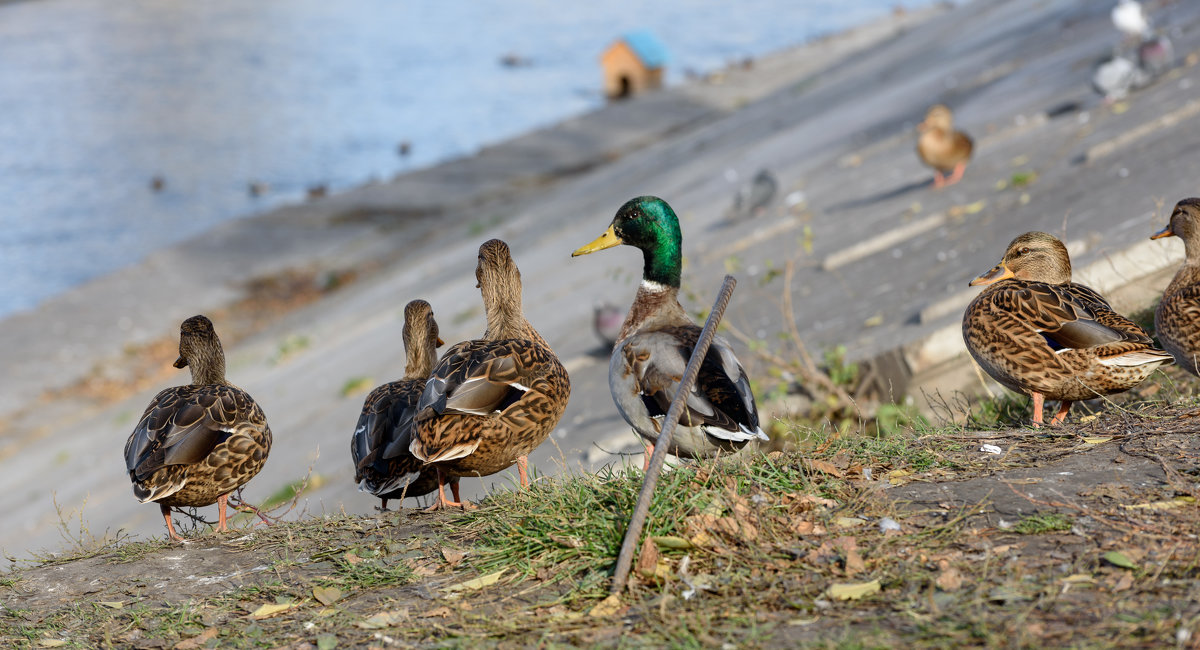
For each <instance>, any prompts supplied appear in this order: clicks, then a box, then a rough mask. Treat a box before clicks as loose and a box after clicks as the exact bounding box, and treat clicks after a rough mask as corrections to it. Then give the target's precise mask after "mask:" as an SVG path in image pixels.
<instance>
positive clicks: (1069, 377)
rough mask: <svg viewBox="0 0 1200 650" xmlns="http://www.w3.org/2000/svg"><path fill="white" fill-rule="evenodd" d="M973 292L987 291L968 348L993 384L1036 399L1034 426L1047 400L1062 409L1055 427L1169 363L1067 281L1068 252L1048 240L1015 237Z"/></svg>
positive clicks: (970, 320)
mask: <svg viewBox="0 0 1200 650" xmlns="http://www.w3.org/2000/svg"><path fill="white" fill-rule="evenodd" d="M971 285H972V286H974V285H990V286H988V288H987V289H985V290H984V291H983V292H982V293H980V294H979V295H978V296H977V297H976V298H975V300H973V301H971V304H970V305H969V306H968V307H967V312H966V314H965V315H964V316H963V339H964V340H965V341H966V344H967V349H968V350H969V351H970V352H971V356H972V357H974V358H975V361H976V362H978V363H979V365H980V366H981V367H982V368H983V369H984V371H985V372H987V374H989V375H991V377H992V378H993V379H995V380H996V381H998V382H1000V383H1001V384H1003V385H1004V386H1006V387H1007V388H1009V389H1011V390H1014V391H1016V392H1018V393H1024V394H1026V395H1030V396H1032V397H1033V425H1034V427H1038V426H1040V425H1041V424H1042V405H1043V403H1044V401H1045V400H1047V399H1054V400H1060V401H1061V402H1062V404H1061V405H1060V406H1059V409H1058V413H1056V414H1055V416H1054V418H1053V419H1052V420H1051V421H1050V424H1058V423H1060V422H1062V421H1063V420H1064V419H1065V418H1066V415H1067V411H1068V410H1069V409H1070V408H1071V402H1075V401H1079V400H1085V399H1092V398H1094V397H1098V396H1100V395H1109V394H1112V393H1119V392H1122V391H1125V390H1129V389H1130V388H1133V387H1134V386H1136V385H1137V384H1139V383H1141V382H1142V381H1143V380H1144V379H1146V377H1148V376H1150V373H1152V372H1154V370H1155V369H1156V368H1158V367H1159V366H1161V365H1163V364H1168V363H1171V356H1170V355H1169V354H1167V353H1166V352H1163V351H1162V350H1157V349H1155V348H1154V346H1153V343H1152V341H1151V340H1150V337H1149V336H1148V335H1147V334H1146V332H1145V330H1143V329H1142V328H1141V327H1138V326H1137V324H1135V323H1134V322H1132V321H1130V320H1129V319H1128V318H1125V317H1124V316H1122V315H1120V314H1118V313H1116V312H1115V311H1113V310H1112V308H1111V307H1109V305H1108V302H1107V301H1106V300H1104V298H1103V297H1102V296H1101V295H1100V294H1098V293H1096V292H1095V291H1094V290H1092V289H1090V288H1088V287H1086V286H1084V285H1082V284H1077V283H1074V282H1071V259H1070V257H1069V256H1068V255H1067V248H1066V246H1063V243H1062V242H1061V241H1059V240H1058V239H1057V238H1055V237H1054V236H1053V235H1048V234H1046V233H1044V232H1029V233H1025V234H1024V235H1021V236H1020V237H1017V238H1016V239H1014V240H1013V241H1012V243H1011V244H1009V245H1008V250H1007V251H1005V253H1004V259H1003V260H1002V261H1001V262H1000V264H998V265H996V266H995V267H994V268H992V270H990V271H988V272H987V273H984V274H983V275H981V276H979V277H977V278H975V279H974V280H972V281H971Z"/></svg>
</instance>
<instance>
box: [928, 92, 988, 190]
mask: <svg viewBox="0 0 1200 650" xmlns="http://www.w3.org/2000/svg"><path fill="white" fill-rule="evenodd" d="M918 129H919V130H920V132H921V135H920V136H919V137H918V138H917V155H918V156H920V157H921V161H922V162H924V163H925V164H926V165H928V166H930V167H932V168H933V169H934V172H935V174H936V175H935V177H934V186H935V187H942V186H943V185H953V184H954V183H957V182H958V181H959V179H961V178H962V174H963V171H965V170H966V167H967V162H968V161H969V160H970V159H971V152H972V151H973V150H974V148H975V145H974V143H973V142H971V138H970V137H968V136H967V134H965V133H963V132H961V131H955V130H954V115H953V114H952V113H951V112H950V109H949V108H947V107H946V106H943V105H942V104H938V105H936V106H934V107H932V108H930V109H929V112H928V113H927V114H926V115H925V121H924V122H921V124H920V125H919V126H918ZM951 172H953V174H952V175H951V177H950V178H949V179H946V178H944V176H943V175H944V174H950V173H951Z"/></svg>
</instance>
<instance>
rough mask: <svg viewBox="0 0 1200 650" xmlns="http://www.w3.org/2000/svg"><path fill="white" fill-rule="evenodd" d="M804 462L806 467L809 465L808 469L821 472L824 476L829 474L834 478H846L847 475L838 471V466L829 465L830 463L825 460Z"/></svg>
mask: <svg viewBox="0 0 1200 650" xmlns="http://www.w3.org/2000/svg"><path fill="white" fill-rule="evenodd" d="M804 462H805V464H806V465H808V468H809V469H810V470H812V471H815V472H821V473H822V474H828V475H830V476H832V477H834V478H842V477H843V476H845V474H844V473H843V472H842V470H840V469H838V468H837V466H835V465H834V464H833V463H829V462H826V461H823V460H815V459H814V460H806V461H804Z"/></svg>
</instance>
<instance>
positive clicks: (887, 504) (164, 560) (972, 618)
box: [0, 405, 1200, 649]
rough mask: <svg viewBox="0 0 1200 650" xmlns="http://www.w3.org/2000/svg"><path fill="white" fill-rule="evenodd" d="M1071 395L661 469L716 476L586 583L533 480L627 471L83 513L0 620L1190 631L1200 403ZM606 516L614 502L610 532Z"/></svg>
mask: <svg viewBox="0 0 1200 650" xmlns="http://www.w3.org/2000/svg"><path fill="white" fill-rule="evenodd" d="M1083 419H1084V420H1086V421H1085V422H1080V423H1076V424H1072V425H1069V426H1066V427H1060V428H1054V429H1048V430H1043V431H1035V430H1031V429H1026V428H1012V429H1004V430H991V431H967V430H964V429H962V428H961V427H958V428H953V427H952V428H949V429H942V430H939V431H932V432H927V431H921V430H918V431H913V432H911V437H910V438H908V439H906V440H905V441H903V443H902V444H901V446H899V447H893V448H891V449H890V450H889V449H885V448H879V447H869V446H859V447H855V446H849V447H847V446H842V447H839V446H838V444H842V443H843V442H845V441H835V440H834V439H833V438H830V439H829V440H827V441H826V442H825V443H824V444H822V445H820V446H818V447H817V448H816V449H812V450H810V451H808V452H806V453H804V454H803V455H801V454H780V453H775V454H772V455H771V456H769V457H766V458H762V457H760V461H759V463H758V464H757V465H756V466H753V467H752V469H746V468H742V469H736V468H735V469H721V468H715V467H714V468H706V467H700V468H697V467H695V466H692V467H689V468H684V469H679V470H676V471H675V473H686V472H693V473H695V477H693V478H692V479H691V481H692V482H687V483H682V484H678V485H685V486H693V485H700V484H701V478H702V477H711V476H716V478H715V479H713V478H705V481H707V482H704V483H703V485H704V486H706V487H704V488H703V489H701V488H695V493H694V494H691V495H689V496H688V501H687V503H695V504H697V505H695V510H694V512H696V513H700V514H696V515H691V516H688V515H687V511H681V512H680V516H679V518H680V519H681V520H683V521H684V522H685V527H686V530H687V531H688V532H687V533H686V534H685V533H682V532H681V533H680V535H682V536H683V537H685V538H687V539H688V541H684V540H682V539H679V538H674V537H673V538H655V540H656V541H658V545H659V546H660V547H661V553H660V552H658V551H656V550H654V549H653V548H651V545H647V546H645V547H643V550H642V553H641V559H640V560H639V564H638V566H639V572H638V573H636V574H635V580H634V584H633V585H632V587H631V589H630V590H629V591H628V592H626V593H625V594H624V595H623V596H622V597H621V598H620V599H619V601H617V600H611V599H609V600H605V599H604V598H605V595H606V589H607V588H606V586H605V584H604V580H605V579H606V577H607V575H608V573H609V572H610V571H611V563H612V556H611V555H605V553H600V554H599V556H597V557H596V558H593V559H594V565H593V566H594V568H595V570H594V571H591V572H589V571H586V570H583V569H581V568H580V567H581V566H583V565H580V564H577V563H575V561H574V559H572V558H573V557H574V556H572V555H571V553H576V552H578V554H585V553H587V552H588V550H589V548H590V542H591V540H589V539H588V538H589V536H597V537H598V536H601V535H602V534H605V533H603V532H602V531H600V530H599V528H603V526H600V527H596V526H594V525H592V524H588V523H584V520H583V519H582V518H583V517H584V516H585V514H584V513H583V512H582V511H581V512H580V513H579V514H571V515H566V516H565V517H566V518H564V519H563V520H562V521H564V522H566V523H565V524H563V528H561V529H555V527H556V526H557V525H558V524H555V523H553V522H554V521H555V520H554V517H555V516H559V515H561V513H558V512H557V510H560V509H566V508H562V507H560V506H553V507H552V506H551V505H550V504H552V503H558V502H557V501H555V499H556V498H557V497H555V496H553V495H555V494H558V493H561V492H569V491H571V490H572V489H576V490H577V491H579V492H587V491H596V492H604V491H606V490H618V489H623V488H622V486H626V487H628V488H629V494H630V495H632V494H634V493H635V491H636V487H637V483H638V481H639V480H640V479H637V477H636V476H635V477H634V479H636V480H633V479H630V480H624V479H622V478H620V477H621V476H622V475H616V477H610V478H608V479H604V480H600V481H593V482H592V483H586V484H584V485H582V489H579V488H580V485H578V483H580V482H581V481H582V480H583V479H580V478H578V477H577V478H576V479H573V481H574V482H575V483H576V484H572V480H567V481H562V480H560V479H555V480H553V481H546V485H544V486H543V487H540V488H536V490H544V491H542V492H537V491H536V490H535V493H534V495H533V496H534V499H532V500H531V501H527V502H525V505H526V506H528V505H529V504H530V503H533V506H532V509H531V510H525V511H520V510H519V509H520V508H521V507H523V506H522V505H521V503H522V502H521V501H520V499H521V498H522V497H521V496H519V495H511V494H501V495H498V496H496V497H494V498H493V499H490V500H489V501H487V502H485V503H484V504H483V507H482V508H481V510H480V511H479V512H477V513H475V514H472V515H470V516H469V517H466V518H464V515H462V514H460V513H453V512H452V513H439V514H425V513H423V512H419V511H415V510H413V509H405V510H403V511H400V512H389V513H382V514H380V515H378V516H373V517H372V516H328V517H324V518H309V519H306V520H303V521H300V522H287V523H281V524H276V525H274V526H270V527H262V526H255V527H249V523H248V521H247V523H244V524H243V528H242V529H241V530H235V531H234V532H232V533H230V534H226V535H214V534H211V533H208V534H201V533H197V532H195V531H193V535H195V537H193V539H192V540H191V541H189V542H188V543H187V544H185V545H178V544H172V543H168V542H167V541H165V536H164V538H158V539H154V540H150V541H138V542H134V541H128V540H123V541H118V542H111V541H109V542H108V543H99V542H97V541H96V540H91V542H92V543H91V544H90V547H89V544H88V540H87V539H86V538H85V537H82V536H81V537H77V544H76V546H75V549H74V550H71V551H67V552H66V553H64V554H61V555H58V556H49V555H47V556H43V558H42V561H41V563H35V564H26V565H20V566H14V568H13V569H12V570H11V571H10V572H9V573H6V574H3V575H0V642H3V643H4V644H5V645H8V646H13V645H15V646H16V647H86V648H92V647H134V648H181V649H186V648H204V647H221V648H225V647H292V648H335V647H337V648H345V647H380V648H383V647H415V646H437V647H443V646H461V645H471V646H476V645H479V644H480V643H483V644H485V645H491V646H499V647H518V646H532V645H544V646H556V645H586V646H602V647H628V646H661V645H664V644H671V645H675V646H704V647H718V646H720V647H729V645H728V644H733V645H735V646H738V647H747V646H748V647H777V646H789V647H792V646H796V645H805V646H817V647H901V646H911V645H920V646H933V647H962V646H981V647H982V646H987V647H996V646H1005V647H1049V646H1055V647H1064V646H1073V647H1082V646H1086V647H1152V646H1153V647H1170V646H1178V647H1196V643H1197V641H1198V640H1200V580H1198V578H1200V543H1198V542H1197V538H1196V534H1197V532H1200V526H1198V525H1197V524H1198V523H1200V509H1198V505H1197V502H1196V500H1195V498H1196V496H1197V492H1198V491H1200V488H1198V486H1200V436H1197V435H1196V434H1197V432H1198V431H1200V409H1196V408H1195V407H1191V408H1189V407H1182V406H1161V405H1160V406H1153V407H1141V408H1117V409H1115V410H1110V411H1107V412H1105V413H1103V414H1101V415H1099V416H1085V417H1084V418H1083ZM835 442H837V443H838V444H833V443H835ZM984 445H994V447H995V448H998V449H999V450H1000V453H988V452H985V451H981V448H982V447H983V446H984ZM897 449H903V451H902V452H897V451H896V450H897ZM993 451H995V449H993ZM767 465H769V466H770V467H771V468H772V469H771V470H770V472H769V473H764V471H763V470H762V466H767ZM625 476H628V475H625ZM662 485H663V484H660V486H662ZM671 485H676V484H667V485H666V487H665V488H662V489H660V495H661V494H662V492H663V491H664V489H666V490H670V489H672V488H671V487H670V486H671ZM783 485H787V486H789V487H787V488H783V487H780V486H783ZM796 486H800V487H796ZM674 489H676V490H677V491H678V490H679V489H680V488H678V487H676V488H674ZM718 493H719V494H718ZM711 494H718V497H717V498H718V499H724V503H726V504H727V505H728V508H726V509H727V510H728V511H729V516H715V517H714V516H710V515H707V514H704V513H710V512H717V514H718V515H719V514H720V513H719V511H714V510H713V509H712V508H713V505H712V503H713V501H712V500H711V499H710V500H708V501H705V499H706V498H707V496H706V495H711ZM721 495H723V496H721ZM668 496H670V495H663V498H667V497H668ZM534 502H536V503H534ZM705 504H707V505H705ZM729 504H732V505H729ZM594 507H597V508H601V509H602V508H603V506H594ZM520 512H523V513H524V514H520ZM605 516H607V514H606V515H605ZM522 517H524V518H522ZM622 517H623V515H622V514H621V513H620V512H617V511H614V512H613V513H612V516H611V517H609V518H610V519H611V520H612V528H613V530H614V531H616V532H617V533H619V532H620V530H621V529H622V526H623V524H622V521H621V520H622ZM652 519H653V515H652ZM464 521H467V523H466V524H464V523H463V522H464ZM536 521H543V522H549V523H547V525H548V526H549V527H550V528H551V529H552V532H551V533H550V534H549V538H548V539H549V540H553V541H552V542H550V544H551V546H555V545H557V548H556V549H555V551H554V552H555V553H559V554H558V555H553V554H552V553H550V552H544V551H541V550H538V548H539V547H536V545H534V544H533V543H534V542H535V541H537V539H535V537H536V536H537V535H539V534H540V533H537V532H535V531H534V530H533V529H534V528H536V527H537V526H535V525H533V524H531V523H530V522H536ZM705 521H707V522H708V523H707V524H704V526H707V527H706V528H704V530H699V531H697V529H696V528H695V527H694V526H693V524H696V523H697V522H705ZM571 522H576V528H575V529H571V528H570V525H571ZM891 522H895V523H896V524H898V525H896V526H892V525H891ZM481 524H483V527H481ZM488 526H491V527H492V528H488ZM496 526H500V527H501V528H496ZM522 526H529V530H527V531H526V530H518V529H520V528H521V527H522ZM504 527H507V529H511V530H510V532H511V533H512V534H513V535H514V536H513V537H512V538H511V540H515V541H503V542H502V543H503V544H509V545H512V544H515V545H517V546H520V545H522V544H525V542H529V544H528V548H527V549H525V550H523V551H522V552H521V553H516V554H514V555H512V556H511V557H508V556H504V557H501V559H500V560H499V562H500V563H499V564H498V563H497V562H498V560H497V559H496V558H497V556H496V553H495V547H496V545H497V544H499V543H501V540H499V539H498V538H497V535H496V533H489V532H483V531H487V530H492V531H494V530H502V529H505V528H504ZM889 527H890V528H895V530H887V529H888V528H889ZM64 528H65V529H69V528H70V525H69V522H67V523H66V524H65V525H64ZM554 530H557V531H558V532H553V531H554ZM679 530H684V528H680V529H679ZM651 534H653V533H651ZM617 539H618V540H619V537H618V538H617ZM668 539H670V540H675V541H663V540H668ZM679 548H685V549H687V550H686V554H684V552H683V551H680V550H678V549H679ZM489 549H490V550H489ZM562 552H566V553H567V554H566V555H563V554H562ZM522 553H525V555H523V556H522ZM506 557H507V559H505V558H506ZM684 557H686V558H687V559H686V560H685V559H684ZM689 560H690V567H691V568H690V570H689ZM505 562H507V564H505ZM497 566H500V567H501V568H500V569H499V570H497V569H496V567H497ZM497 574H499V575H497ZM689 591H690V592H695V593H694V594H689V593H688V592H689ZM843 598H844V600H843Z"/></svg>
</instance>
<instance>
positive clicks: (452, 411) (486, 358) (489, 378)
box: [410, 239, 571, 507]
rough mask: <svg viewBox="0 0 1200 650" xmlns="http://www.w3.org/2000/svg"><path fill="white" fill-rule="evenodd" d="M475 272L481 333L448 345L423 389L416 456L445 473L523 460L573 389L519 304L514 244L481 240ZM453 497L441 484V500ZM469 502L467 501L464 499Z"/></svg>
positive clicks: (521, 465) (483, 470)
mask: <svg viewBox="0 0 1200 650" xmlns="http://www.w3.org/2000/svg"><path fill="white" fill-rule="evenodd" d="M475 277H476V279H477V280H478V286H479V288H480V292H481V294H482V296H483V304H484V310H485V312H486V313H487V329H486V331H485V332H484V335H483V337H482V338H480V339H475V340H471V341H463V342H462V343H459V344H457V345H455V346H454V347H452V348H450V350H448V351H447V352H446V354H445V355H444V356H443V357H442V358H441V360H440V361H438V363H437V365H436V366H435V367H434V369H433V373H432V374H431V376H430V378H429V381H428V383H427V384H426V387H425V391H424V392H423V394H422V395H421V400H420V404H419V405H418V412H417V416H416V434H415V436H414V437H413V442H412V445H411V447H410V449H411V451H412V453H413V455H414V456H416V457H417V458H419V459H422V460H424V461H426V462H428V463H431V464H433V465H434V467H435V468H436V469H437V470H438V472H439V474H440V475H441V477H442V478H443V479H444V478H445V477H461V476H487V475H489V474H494V473H496V472H499V471H502V470H504V469H506V468H508V467H511V466H512V465H513V463H514V462H515V463H517V467H518V470H519V472H520V474H521V480H522V484H527V482H528V479H527V475H526V469H525V465H526V459H525V457H526V456H527V455H528V454H529V452H531V451H533V449H534V448H536V447H537V446H538V445H539V444H541V443H542V441H544V440H545V439H546V437H547V436H549V435H550V431H551V429H553V428H554V427H555V425H557V424H558V421H559V419H560V418H561V417H562V414H563V411H564V410H566V407H567V400H568V398H569V397H570V394H571V384H570V378H569V377H568V376H567V371H566V369H565V368H564V367H563V365H562V363H560V362H559V360H558V357H557V356H555V354H554V351H553V350H551V349H550V346H549V345H547V343H546V341H545V339H543V338H542V336H541V335H540V334H538V332H537V331H536V330H534V328H533V326H532V325H530V324H529V322H528V321H527V320H525V317H524V315H523V313H522V311H521V273H520V271H519V270H518V269H517V266H516V264H515V263H514V262H513V260H512V257H511V255H510V253H509V249H508V245H507V244H505V243H504V242H502V241H500V240H498V239H493V240H490V241H487V242H485V243H484V244H483V245H482V246H480V247H479V258H478V265H477V267H476V270H475ZM448 503H449V502H447V501H446V500H445V498H444V495H443V494H442V491H441V490H438V504H437V506H435V507H444V506H445V505H447V504H448ZM463 503H465V502H463Z"/></svg>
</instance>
